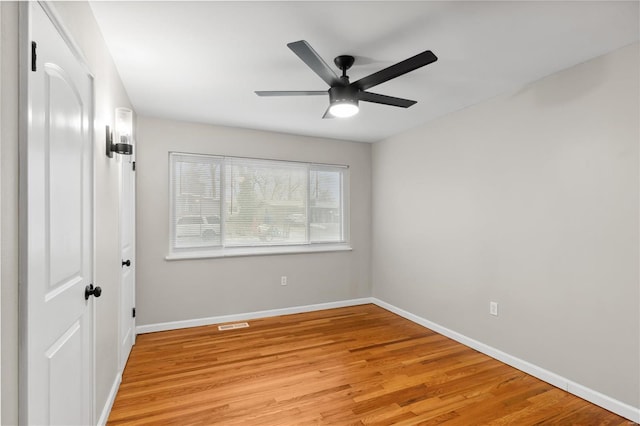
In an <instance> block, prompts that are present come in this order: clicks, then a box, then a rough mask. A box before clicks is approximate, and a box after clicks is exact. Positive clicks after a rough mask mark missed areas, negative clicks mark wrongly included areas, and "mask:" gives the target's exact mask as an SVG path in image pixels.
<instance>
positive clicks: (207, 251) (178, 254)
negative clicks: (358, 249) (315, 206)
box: [165, 151, 352, 260]
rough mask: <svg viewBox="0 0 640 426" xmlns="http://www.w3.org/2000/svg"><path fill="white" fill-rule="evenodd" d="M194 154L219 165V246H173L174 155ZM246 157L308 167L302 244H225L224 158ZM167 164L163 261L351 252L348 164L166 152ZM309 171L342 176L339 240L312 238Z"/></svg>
mask: <svg viewBox="0 0 640 426" xmlns="http://www.w3.org/2000/svg"><path fill="white" fill-rule="evenodd" d="M188 156H193V157H194V158H198V157H201V158H205V159H207V160H209V159H210V160H211V161H215V162H219V163H220V164H221V168H220V191H219V197H220V200H221V201H220V206H221V207H220V245H219V246H204V247H183V248H181V247H175V245H174V242H175V236H176V235H175V233H176V226H175V211H176V206H175V201H176V200H175V195H176V194H175V193H174V192H175V188H174V181H173V176H174V158H179V157H188ZM234 159H235V160H245V161H257V162H260V161H264V162H265V163H267V162H268V163H274V162H282V163H286V164H296V165H305V166H306V167H307V188H306V192H307V194H306V219H307V220H306V226H307V241H306V242H304V243H293V244H282V243H281V244H277V245H267V246H265V245H245V246H236V245H232V246H225V244H224V235H225V222H226V220H227V210H228V209H227V206H226V205H225V203H226V190H227V188H226V176H225V173H226V163H225V160H231V161H233V160H234ZM168 160H169V161H168V167H169V173H168V174H169V182H168V184H169V247H168V248H169V254H168V255H167V256H166V257H165V259H166V260H182V259H203V258H218V257H236V256H256V255H275V254H298V253H318V252H334V251H351V250H352V248H351V246H350V234H349V223H350V220H349V217H350V206H349V200H350V197H349V186H350V185H349V166H346V165H337V164H321V163H310V162H299V161H287V160H274V159H266V158H253V157H238V156H221V155H211V154H196V153H185V152H174V151H171V152H169V155H168ZM312 171H339V172H340V178H341V223H340V227H341V236H342V239H341V241H339V242H333V241H332V242H322V241H316V242H312V241H311V230H310V218H311V216H310V214H309V213H310V196H311V188H310V185H311V181H310V179H309V177H310V175H311V172H312Z"/></svg>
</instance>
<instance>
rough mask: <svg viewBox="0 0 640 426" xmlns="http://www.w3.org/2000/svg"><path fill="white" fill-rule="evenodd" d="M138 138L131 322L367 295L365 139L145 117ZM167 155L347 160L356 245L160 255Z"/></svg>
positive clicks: (165, 242) (164, 246) (165, 232)
mask: <svg viewBox="0 0 640 426" xmlns="http://www.w3.org/2000/svg"><path fill="white" fill-rule="evenodd" d="M137 142H138V148H137V149H138V151H137V163H136V174H137V176H136V178H137V187H136V191H137V212H136V213H137V219H136V222H137V235H136V236H137V250H136V259H137V264H136V267H137V269H136V286H137V288H136V290H137V291H136V300H137V303H136V304H137V306H136V308H137V313H138V317H137V319H138V325H147V324H156V323H160V322H167V321H178V320H189V319H196V318H206V317H212V316H219V315H228V314H236V313H245V312H253V311H260V310H268V309H277V308H285V307H293V306H301V305H308V304H316V303H323V302H332V301H339V300H345V299H351V298H357V297H363V296H369V295H370V293H371V289H370V271H371V264H370V245H371V241H370V231H371V220H370V207H371V145H369V144H363V143H354V142H345V141H335V140H328V139H318V138H310V137H303V136H292V135H285V134H278V133H269V132H261V131H253V130H243V129H234V128H226V127H216V126H208V125H199V124H190V123H184V122H177V121H168V120H160V119H153V118H146V117H140V118H139V119H138V139H137ZM169 151H180V152H192V153H204V154H217V155H231V156H248V157H256V158H269V159H279V160H293V161H309V162H319V163H332V164H345V165H348V166H350V181H351V186H350V190H351V222H350V224H351V227H350V228H351V246H352V247H353V251H349V252H333V253H313V254H294V255H277V256H249V257H236V258H217V259H198V260H172V261H167V260H165V256H167V254H168V249H169V175H168V163H169V161H168V153H169ZM282 275H286V276H288V283H289V284H288V285H287V286H281V285H280V276H282Z"/></svg>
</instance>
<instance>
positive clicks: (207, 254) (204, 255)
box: [165, 243, 353, 260]
mask: <svg viewBox="0 0 640 426" xmlns="http://www.w3.org/2000/svg"><path fill="white" fill-rule="evenodd" d="M352 250H353V248H351V246H349V245H346V244H319V243H316V244H307V245H286V246H285V245H282V246H269V247H225V248H224V249H219V250H211V251H200V252H198V251H189V252H184V253H171V254H169V255H167V256H166V257H165V260H189V259H215V258H222V257H244V256H271V255H275V254H305V253H330V252H334V251H352Z"/></svg>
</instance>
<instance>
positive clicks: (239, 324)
mask: <svg viewBox="0 0 640 426" xmlns="http://www.w3.org/2000/svg"><path fill="white" fill-rule="evenodd" d="M247 327H249V323H246V322H237V323H235V324H225V325H219V326H218V330H219V331H225V330H235V329H236V328H247Z"/></svg>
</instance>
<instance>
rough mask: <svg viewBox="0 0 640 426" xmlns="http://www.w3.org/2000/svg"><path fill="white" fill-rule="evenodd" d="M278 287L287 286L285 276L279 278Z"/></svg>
mask: <svg viewBox="0 0 640 426" xmlns="http://www.w3.org/2000/svg"><path fill="white" fill-rule="evenodd" d="M280 285H287V276H286V275H283V276H281V277H280Z"/></svg>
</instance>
